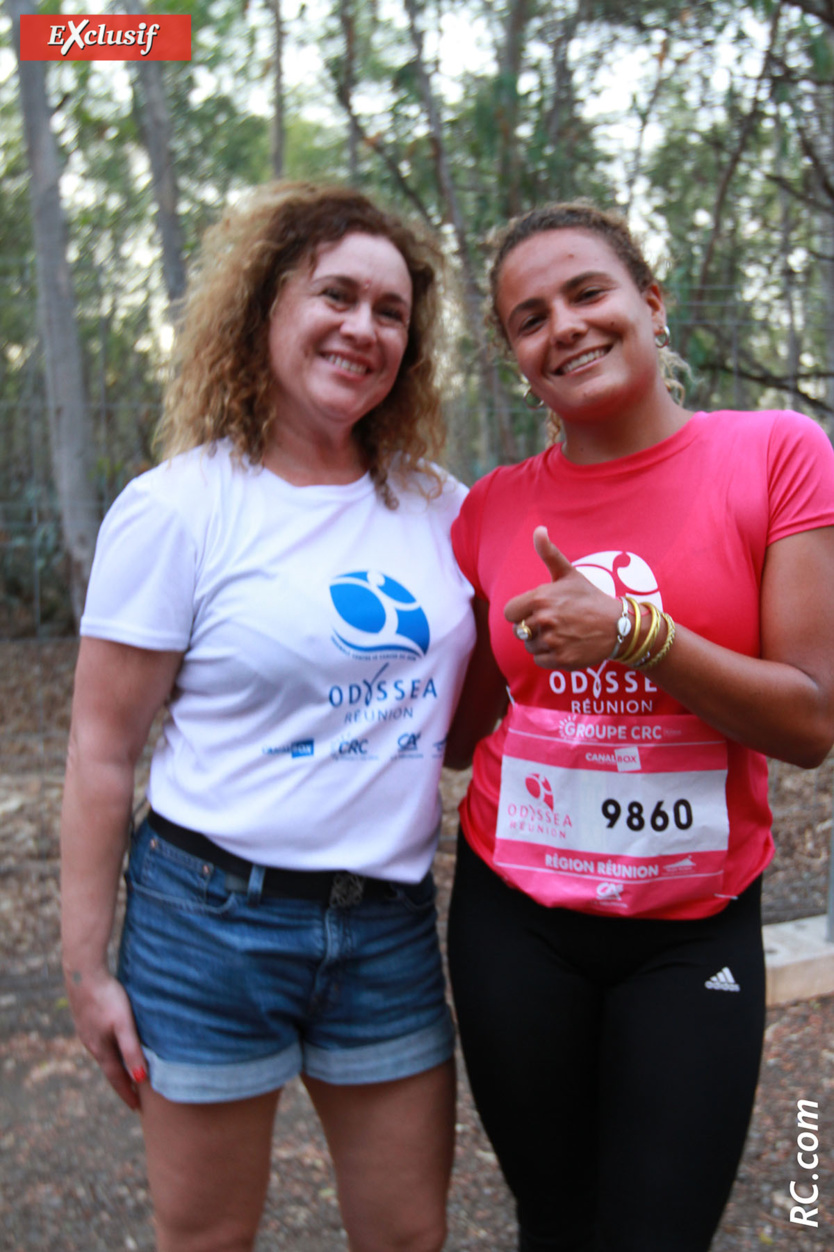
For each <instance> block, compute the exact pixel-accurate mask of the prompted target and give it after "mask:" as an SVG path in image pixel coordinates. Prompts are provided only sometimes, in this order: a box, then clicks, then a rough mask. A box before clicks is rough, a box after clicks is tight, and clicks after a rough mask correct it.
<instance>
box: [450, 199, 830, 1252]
mask: <svg viewBox="0 0 834 1252" xmlns="http://www.w3.org/2000/svg"><path fill="white" fill-rule="evenodd" d="M491 284H492V302H493V314H494V319H495V323H496V326H497V328H498V330H499V331H500V334H501V335H502V336H503V338H504V340H505V342H506V343H507V345H508V346H509V348H510V350H511V352H512V354H513V356H514V357H515V360H516V362H517V364H518V367H519V369H520V370H521V373H522V374H523V375H524V376H525V378H526V379H527V381H528V383H529V386H530V393H531V396H532V397H533V398H538V400H539V401H540V402H541V403H542V405H543V406H545V407H546V408H547V409H549V410H550V411H551V414H552V415H554V416H557V417H558V420H559V423H560V425H561V429H562V441H561V443H559V444H552V445H551V446H550V447H548V449H547V450H546V451H545V452H543V453H542V454H540V455H539V456H535V457H532V458H530V459H529V460H527V461H524V462H522V463H521V464H520V465H517V466H512V467H503V468H500V469H497V470H495V471H494V472H493V473H492V474H489V475H488V476H487V477H486V478H484V479H482V480H481V481H480V482H479V483H477V484H476V485H475V487H474V488H473V489H472V491H471V492H470V494H469V496H468V497H467V500H466V501H465V502H464V506H463V508H462V511H461V513H460V515H459V518H458V520H457V522H456V523H455V525H454V527H453V531H452V537H453V543H454V546H455V552H456V555H457V557H458V561H459V563H460V565H461V568H462V570H463V572H464V573H465V574H466V576H467V578H468V579H469V580H470V582H471V583H472V585H473V587H474V588H475V592H476V596H477V600H476V611H477V618H478V622H479V642H478V644H477V645H476V652H475V655H474V659H473V662H472V665H471V668H470V673H469V676H468V679H467V684H466V687H465V689H464V695H463V698H462V701H461V706H460V712H459V715H458V720H457V723H456V726H455V728H454V730H453V733H452V735H451V737H450V743H449V750H448V754H447V760H449V761H450V762H451V763H453V764H457V765H459V766H461V765H464V764H466V763H467V761H468V759H469V758H470V756H471V752H472V746H473V744H474V742H475V741H476V740H477V738H478V737H479V736H481V735H484V734H487V737H486V738H483V739H482V740H481V742H480V743H479V744H478V747H477V750H476V751H475V756H474V769H473V779H472V783H471V785H470V788H469V791H468V793H467V796H466V798H465V800H464V802H463V804H462V806H461V819H462V829H463V837H462V839H461V845H460V855H459V860H458V870H457V877H456V884H455V893H454V898H453V903H452V912H451V918H450V939H449V943H450V961H451V969H452V979H453V986H454V991H455V999H456V1004H457V1011H458V1017H459V1022H460V1029H461V1036H462V1042H463V1047H464V1054H465V1057H466V1062H467V1068H468V1070H469V1076H470V1080H471V1083H472V1088H473V1091H474V1094H475V1099H476V1102H477V1104H478V1107H479V1110H480V1112H481V1116H482V1118H483V1121H484V1124H485V1126H486V1129H487V1132H488V1133H489V1135H490V1137H491V1139H492V1142H493V1145H494V1147H495V1150H496V1152H497V1155H498V1158H499V1161H500V1162H501V1165H502V1168H503V1170H504V1173H505V1175H506V1177H507V1180H508V1182H509V1185H510V1187H511V1188H512V1191H513V1193H514V1195H515V1198H516V1201H517V1207H518V1217H519V1227H520V1248H521V1249H522V1252H544V1250H545V1249H546V1250H547V1252H550V1250H555V1249H564V1250H567V1249H571V1250H572V1252H573V1250H578V1249H587V1250H588V1252H591V1250H592V1249H593V1250H594V1252H602V1250H605V1252H671V1250H672V1249H674V1252H706V1249H707V1248H708V1247H709V1244H710V1241H711V1239H712V1235H713V1233H714V1230H715V1228H716V1226H717V1224H718V1221H719V1219H720V1216H721V1212H722V1209H723V1207H724V1204H725V1203H726V1200H727V1196H728V1194H729V1191H730V1187H731V1185H732V1181H733V1178H734V1175H735V1171H736V1168H737V1165H738V1160H739V1157H740V1154H741V1150H742V1146H743V1142H744V1137H745V1133H746V1130H747V1125H748V1122H749V1118H750V1112H751V1109H752V1105H753V1098H754V1094H755V1087H756V1079H757V1073H758V1065H759V1057H760V1052H761V1040H762V1030H763V1021H764V962H763V956H762V945H761V924H760V890H761V874H762V871H763V870H764V868H765V866H766V865H767V863H768V861H769V860H770V858H771V856H772V851H773V842H772V838H771V834H770V812H769V809H768V805H767V765H766V760H765V758H766V757H767V756H773V757H777V758H779V759H782V760H787V761H792V762H794V763H796V764H799V765H803V766H808V767H812V766H815V765H817V764H819V762H820V761H821V760H822V759H823V758H824V757H825V755H826V753H827V752H828V750H829V748H830V747H831V744H832V741H833V740H834V648H832V643H831V622H832V620H834V530H832V526H834V453H832V449H831V445H830V443H829V441H828V439H827V438H826V436H825V435H824V434H823V432H822V431H821V429H820V428H819V427H818V426H817V425H816V424H815V423H813V422H812V421H810V420H809V419H808V418H806V417H803V416H801V415H799V414H796V413H791V412H761V413H740V412H723V413H692V412H690V411H688V410H687V409H686V408H684V407H683V405H682V404H681V403H680V399H681V396H680V388H677V389H676V386H675V384H674V382H673V381H670V370H669V361H670V352H669V349H668V346H667V345H668V343H669V331H668V328H667V326H666V316H665V308H664V301H663V296H662V293H661V290H660V288H659V286H658V284H657V282H656V281H655V279H654V276H653V274H652V272H651V270H650V268H649V266H648V265H647V263H646V261H645V259H644V258H643V256H642V255H641V253H640V251H639V249H638V247H637V245H636V243H635V242H634V240H633V239H632V237H631V235H630V234H629V232H628V230H627V228H626V226H625V224H624V222H623V221H622V220H621V219H620V218H618V217H616V216H615V215H612V214H608V213H604V212H601V211H599V210H596V209H594V208H592V207H590V206H588V205H585V204H581V205H570V204H568V205H553V206H548V207H545V208H542V209H538V210H534V211H533V212H531V213H529V214H527V215H525V216H524V217H522V218H519V219H517V220H515V221H514V222H512V223H510V225H509V227H508V228H507V230H506V231H505V233H504V235H503V237H502V239H501V240H500V241H499V244H498V248H497V253H496V256H495V260H494V263H493V267H492V272H491ZM507 692H508V693H509V704H507V699H506V696H507ZM502 714H503V716H502ZM499 716H502V720H501V723H500V725H499V726H498V728H497V729H496V730H495V731H494V733H492V734H488V731H489V729H490V728H491V727H493V726H494V725H495V720H496V718H497V717H499Z"/></svg>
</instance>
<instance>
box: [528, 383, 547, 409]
mask: <svg viewBox="0 0 834 1252" xmlns="http://www.w3.org/2000/svg"><path fill="white" fill-rule="evenodd" d="M523 399H524V403H525V404H526V406H527V408H528V409H543V408H545V403H544V400H540V399H539V397H538V396H537V395H536V393H535V391H533V390H532V388H531V387H528V388H527V390H526V391H525V393H524V396H523Z"/></svg>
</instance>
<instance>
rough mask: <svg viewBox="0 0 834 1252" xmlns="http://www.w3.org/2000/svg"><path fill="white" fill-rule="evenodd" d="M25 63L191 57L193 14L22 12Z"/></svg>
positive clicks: (22, 47)
mask: <svg viewBox="0 0 834 1252" xmlns="http://www.w3.org/2000/svg"><path fill="white" fill-rule="evenodd" d="M20 59H21V61H141V60H148V61H190V60H191V15H190V14H182V13H143V14H141V15H139V16H137V17H130V16H127V15H125V14H112V15H111V14H102V13H77V14H74V15H73V16H72V17H70V16H67V15H64V14H62V13H38V14H31V13H24V14H22V15H21V18H20Z"/></svg>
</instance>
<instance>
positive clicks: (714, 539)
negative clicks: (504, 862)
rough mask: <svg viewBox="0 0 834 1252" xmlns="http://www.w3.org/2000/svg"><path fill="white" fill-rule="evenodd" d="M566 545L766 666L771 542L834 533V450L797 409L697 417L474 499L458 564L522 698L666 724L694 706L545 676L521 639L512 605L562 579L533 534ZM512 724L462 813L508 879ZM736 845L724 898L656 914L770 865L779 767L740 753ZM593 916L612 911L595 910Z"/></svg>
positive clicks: (731, 892)
mask: <svg viewBox="0 0 834 1252" xmlns="http://www.w3.org/2000/svg"><path fill="white" fill-rule="evenodd" d="M539 525H545V526H547V528H548V531H549V533H550V538H551V540H552V541H553V542H554V543H555V544H556V545H557V546H558V547H559V548H560V549H561V551H562V552H563V553H564V554H565V556H567V557H568V559H569V560H570V561H572V562H573V564H574V565H575V566H577V567H578V568H580V569H581V570H582V571H583V573H585V574H587V575H588V576H589V577H591V579H592V581H593V582H594V583H595V584H596V585H597V586H599V587H601V588H602V589H603V590H606V591H607V592H608V593H609V594H611V595H614V596H621V595H624V594H631V595H635V596H637V597H638V598H643V599H646V598H654V600H655V602H656V603H659V604H660V605H661V606H662V608H663V609H664V610H665V611H666V612H668V613H669V614H671V616H672V618H673V619H674V620H675V621H676V622H679V623H681V624H682V625H685V626H687V627H689V628H690V629H691V630H693V631H695V632H697V633H698V634H699V635H702V636H703V637H704V638H705V639H709V640H712V641H714V642H715V643H718V644H721V645H723V646H724V647H727V648H731V649H733V650H734V651H736V652H740V653H742V654H745V655H747V656H758V655H759V654H760V634H759V630H760V623H759V596H760V586H761V578H762V570H763V567H764V561H765V556H766V552H767V548H768V545H769V544H771V543H774V542H776V541H777V540H779V539H782V538H784V537H785V536H787V535H791V534H795V533H797V532H799V531H804V530H813V529H816V528H819V527H823V526H831V525H834V450H832V447H831V444H830V442H829V440H828V438H827V437H826V435H825V434H824V432H823V431H822V430H821V428H820V427H819V426H817V425H816V423H814V422H813V421H811V420H810V419H809V418H807V417H804V416H802V415H801V414H799V413H793V412H790V411H766V412H753V413H745V412H717V413H696V414H695V415H694V416H693V417H692V418H690V420H689V421H688V422H687V423H686V425H685V426H683V427H682V428H681V430H679V431H678V432H677V433H676V434H674V435H672V436H671V437H670V438H669V439H666V440H664V441H663V442H661V443H659V444H656V445H655V446H654V447H651V448H648V449H646V450H645V451H643V452H639V453H635V454H634V455H632V456H628V457H623V458H620V459H618V460H615V461H609V462H605V463H603V464H600V465H574V464H573V463H572V462H570V461H569V460H568V459H567V458H566V457H565V456H564V455H563V454H562V452H561V449H560V448H559V447H552V448H549V449H548V450H547V451H546V452H543V453H541V454H540V455H539V456H535V457H531V458H530V459H529V460H527V461H523V462H522V463H521V464H519V465H516V466H511V467H502V468H499V469H497V470H494V471H493V472H492V473H491V474H488V475H487V476H486V477H485V478H483V479H481V480H480V482H478V483H476V484H475V486H474V487H473V488H472V490H471V492H470V494H469V496H468V497H467V499H466V501H465V502H464V505H463V508H462V510H461V513H460V515H459V517H458V519H457V521H456V522H455V523H454V525H453V527H452V541H453V545H454V549H455V555H456V556H457V559H458V562H459V564H460V567H461V569H462V571H463V573H464V574H465V575H466V577H467V578H468V579H469V581H470V582H471V583H472V585H473V586H474V588H475V591H476V593H477V595H478V596H479V597H481V598H482V599H485V600H487V601H489V605H490V610H489V622H490V635H491V640H492V647H493V651H494V653H495V657H496V660H497V662H498V664H499V666H500V668H501V670H502V672H503V673H504V675H505V677H506V679H507V684H508V687H509V690H510V694H511V696H512V699H513V700H514V701H516V702H518V703H519V704H521V705H527V706H535V707H539V708H545V709H554V710H562V711H566V712H573V713H576V714H579V715H583V714H597V715H601V716H605V717H617V716H635V715H636V716H638V717H642V716H646V717H650V716H655V717H656V716H663V715H666V714H678V713H681V712H683V711H684V710H683V709H682V706H681V705H680V704H679V703H678V702H677V701H676V700H673V699H672V698H671V697H670V696H668V695H666V693H665V692H663V691H662V690H660V689H659V688H658V687H657V686H656V685H655V684H654V683H653V682H652V681H651V678H652V675H651V673H650V672H649V673H646V674H643V673H641V672H639V671H635V670H632V669H628V668H626V667H624V666H622V665H618V664H616V663H615V662H610V661H608V662H603V663H602V664H601V665H600V666H598V667H596V668H595V669H594V670H590V669H589V670H582V671H575V672H568V671H560V670H553V671H549V670H543V669H540V668H539V667H537V666H536V665H535V664H534V663H533V661H532V659H531V658H530V656H529V654H528V653H527V651H526V650H525V649H524V648H523V647H522V646H521V645H520V644H519V643H518V641H517V640H516V639H515V638H514V635H513V631H512V627H511V625H510V624H509V623H508V622H507V621H506V619H505V617H504V605H505V604H506V602H507V601H508V600H509V599H510V598H511V597H512V596H514V595H517V594H519V593H520V592H522V591H525V590H529V589H530V588H532V587H535V586H538V585H540V584H541V583H543V582H545V581H546V580H547V572H546V570H545V567H544V565H543V564H542V562H541V561H540V560H539V558H538V556H537V555H536V553H535V551H534V548H533V542H532V535H533V530H534V528H535V527H536V526H539ZM505 737H506V724H505V723H502V725H501V726H500V727H499V728H498V729H497V730H496V731H495V733H494V734H493V735H491V736H489V738H487V739H485V740H483V741H482V742H481V743H480V744H479V745H478V748H477V750H476V753H475V760H474V768H473V778H472V783H471V785H470V787H469V790H468V792H467V795H466V797H465V799H464V801H463V803H462V805H461V819H462V824H463V829H464V832H465V834H466V837H467V839H468V840H469V842H470V844H471V845H472V847H473V848H474V850H475V851H476V852H478V853H479V855H480V856H481V857H483V859H484V860H485V861H486V862H487V863H488V864H490V865H492V866H493V868H496V869H497V872H499V873H501V869H500V867H499V866H496V865H495V862H494V855H493V854H494V849H495V830H496V812H497V803H498V795H499V788H500V779H501V758H502V749H503V744H504V739H505ZM726 803H727V814H728V817H729V832H730V833H729V847H728V852H727V862H726V868H725V873H724V881H723V886H722V889H721V891H720V892H715V891H712V890H711V891H710V893H709V895H708V896H706V897H702V898H696V899H694V900H692V901H688V902H686V903H684V904H678V905H675V906H673V907H669V908H667V909H663V910H659V911H657V912H654V911H650V912H646V913H645V914H643V915H644V916H663V917H705V916H708V915H709V914H711V913H716V912H718V911H719V910H720V909H721V908H723V907H724V905H725V903H726V898H727V897H732V896H735V895H737V894H738V893H739V892H740V891H742V890H743V889H744V888H745V887H746V886H747V885H748V884H749V883H750V882H751V881H752V880H753V879H754V878H755V877H756V876H757V875H758V874H759V873H761V871H762V870H763V869H764V868H765V866H766V865H767V864H768V862H769V861H770V859H771V857H772V855H773V842H772V838H771V835H770V823H771V814H770V809H769V807H768V802H767V763H766V760H765V758H764V757H763V756H762V755H761V754H760V753H758V752H754V751H753V750H751V749H749V748H745V747H743V746H741V745H740V744H737V743H733V742H730V743H728V761H727V784H726ZM586 911H591V912H596V911H600V912H605V911H606V910H605V909H604V908H600V909H597V908H595V907H594V906H593V905H591V906H588V908H587V910H586Z"/></svg>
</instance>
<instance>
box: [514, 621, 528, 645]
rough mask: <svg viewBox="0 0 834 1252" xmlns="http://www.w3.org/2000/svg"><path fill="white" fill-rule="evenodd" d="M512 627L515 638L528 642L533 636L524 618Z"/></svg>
mask: <svg viewBox="0 0 834 1252" xmlns="http://www.w3.org/2000/svg"><path fill="white" fill-rule="evenodd" d="M513 629H514V630H515V637H516V639H520V640H521V642H522V643H528V642H529V641H530V640H531V639H532V638H533V632H532V630H531V629H530V627H529V626H528V625H527V623H526V622H525V620H524V618H522V619H521V621H520V622H519V623H518V625H517V626H515V627H513Z"/></svg>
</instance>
